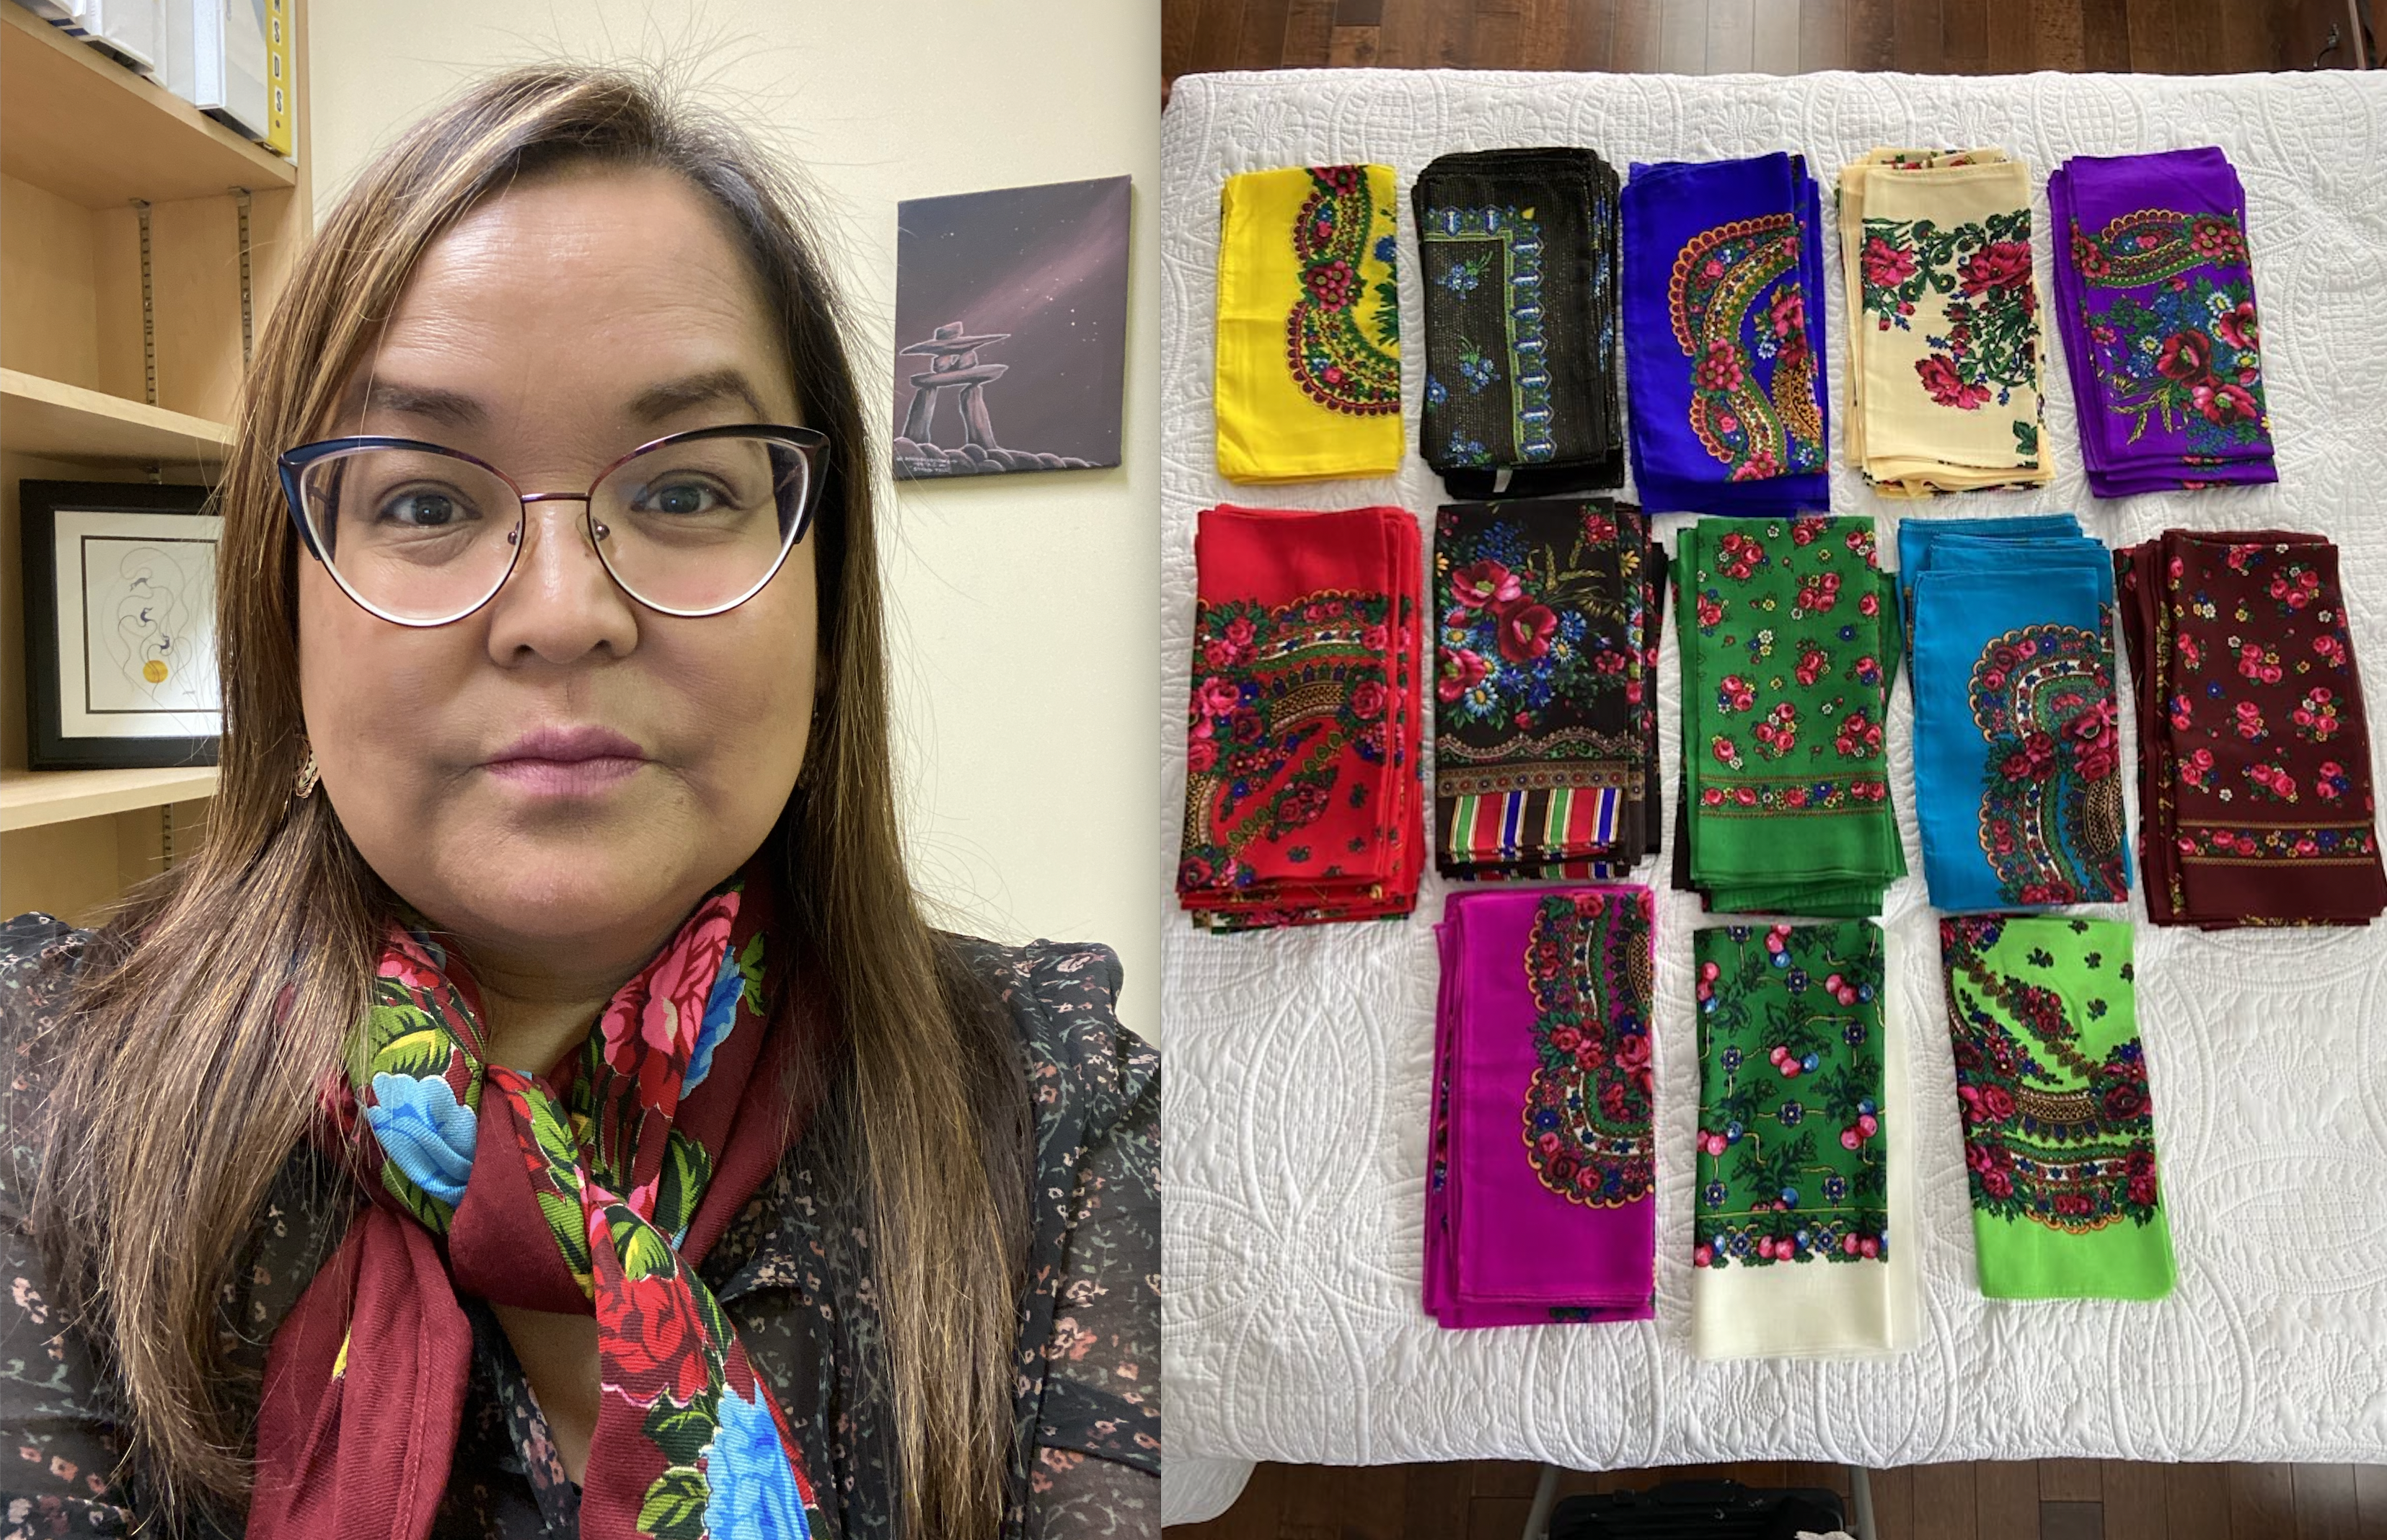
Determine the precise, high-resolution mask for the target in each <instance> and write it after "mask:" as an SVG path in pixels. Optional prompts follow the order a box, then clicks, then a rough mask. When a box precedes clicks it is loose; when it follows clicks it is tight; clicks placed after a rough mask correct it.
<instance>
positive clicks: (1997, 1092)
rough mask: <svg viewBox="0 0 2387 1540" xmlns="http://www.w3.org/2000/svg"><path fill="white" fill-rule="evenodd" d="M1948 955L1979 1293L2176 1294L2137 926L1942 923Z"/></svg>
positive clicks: (2037, 919) (2046, 918) (2055, 919)
mask: <svg viewBox="0 0 2387 1540" xmlns="http://www.w3.org/2000/svg"><path fill="white" fill-rule="evenodd" d="M1939 951H1940V955H1941V960H1942V961H1943V962H1944V963H1945V965H1946V968H1947V980H1948V1028H1949V1031H1950V1033H1951V1036H1952V1037H1953V1039H1954V1044H1955V1053H1956V1094H1957V1095H1958V1096H1959V1097H1960V1098H1962V1100H1963V1103H1964V1106H1963V1113H1964V1165H1965V1167H1966V1169H1967V1171H1968V1173H1969V1175H1970V1177H1971V1184H1972V1193H1973V1233H1974V1236H1975V1238H1976V1239H1977V1241H1978V1243H1979V1249H1980V1269H1981V1293H1983V1294H1987V1295H1988V1296H1989V1297H1990V1298H1992V1299H2161V1298H2162V1297H2163V1296H2164V1295H2166V1294H2169V1293H2171V1284H2172V1255H2171V1228H2170V1226H2169V1225H2168V1224H2166V1222H2165V1219H2164V1211H2163V1198H2162V1192H2161V1188H2160V1186H2159V1184H2158V1182H2157V1180H2156V1171H2155V1131H2154V1110H2153V1101H2152V1100H2151V1099H2150V1097H2149V1095H2148V1091H2147V1062H2146V1055H2145V1054H2144V1053H2143V1052H2142V1051H2141V1048H2140V1046H2139V1026H2138V1011H2137V1008H2136V1005H2135V1002H2134V988H2133V985H2132V982H2131V977H2132V975H2131V963H2130V928H2129V925H2128V923H2127V922H2126V921H2122V920H2086V919H2068V918H2065V917H2063V916H2060V915H2040V916H2034V917H2029V918H2017V917H2001V916H1997V915H1989V916H1984V917H1977V918H1948V919H1943V920H1941V921H1940V922H1939Z"/></svg>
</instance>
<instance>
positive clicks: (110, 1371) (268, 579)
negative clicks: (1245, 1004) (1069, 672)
mask: <svg viewBox="0 0 2387 1540" xmlns="http://www.w3.org/2000/svg"><path fill="white" fill-rule="evenodd" d="M794 210H795V205H794V203H793V202H792V200H791V199H790V198H789V196H787V195H786V194H785V193H784V192H783V191H782V190H781V189H780V188H779V186H778V184H777V183H776V182H775V180H774V178H773V177H772V175H771V174H770V173H769V170H768V169H767V167H766V165H765V164H764V162H763V161H762V160H761V159H760V158H758V157H757V156H756V155H755V154H754V153H753V152H752V151H751V149H749V148H748V147H746V146H745V145H743V144H742V143H741V142H740V141H739V139H738V138H736V137H735V136H734V135H733V134H731V133H728V132H726V131H725V130H723V129H721V128H720V127H718V126H715V125H713V124H710V123H701V122H698V121H695V120H692V119H691V118H689V117H688V115H686V114H684V113H681V112H678V111H676V110H672V109H669V108H667V107H666V106H665V105H664V104H663V101H662V100H661V99H660V97H659V96H658V95H656V93H655V92H654V91H653V90H651V89H650V87H649V86H647V85H646V84H644V83H642V82H639V81H638V80H636V79H633V78H629V77H626V76H624V75H622V74H619V73H614V72H609V71H602V70H587V69H535V70H530V71H524V72H520V73H515V74H512V75H508V76H506V77H504V78H502V79H499V80H497V81H494V82H490V83H488V84H486V85H485V86H483V87H481V88H480V89H478V90H475V91H474V92H473V93H471V94H470V95H467V96H465V97H464V98H463V99H462V100H461V101H459V102H457V103H456V104H455V105H453V106H452V107H448V108H447V109H445V110H443V111H441V112H439V113H437V114H436V115H435V116H434V117H432V118H431V119H430V120H427V121H425V122H423V124H421V125H419V126H418V127H417V128H416V129H414V130H413V131H412V132H411V133H409V134H408V135H407V136H406V137H405V139H404V140H402V141H401V142H400V143H399V144H398V145H396V146H395V147H394V148H392V149H391V150H390V151H389V152H387V153H386V154H385V155H384V156H383V157H382V158H380V159H379V160H378V161H377V162H376V163H375V164H374V165H373V167H371V168H370V169H369V170H367V171H365V173H364V174H363V175H362V176H361V177H360V179H359V180H358V182H357V183H356V184H355V185H354V186H353V187H352V188H351V189H350V190H349V192H348V193H347V196H345V197H344V198H343V199H342V200H341V202H340V204H339V206H338V207H337V208H335V210H334V211H333V212H332V214H331V216H330V218H329V219H328V220H326V221H324V222H323V227H322V231H321V233H320V234H319V235H318V236H317V238H316V239H315V241H314V242H313V244H312V245H311V246H309V249H308V251H307V252H306V254H305V255H304V256H303V257H302V258H301V259H300V260H299V262H298V264H297V270H296V271H295V273H294V275H293V277H292V279H291V283H290V286H289V289H288V290H287V292H286V293H285V295H284V297H283V299H282V301H281V303H280V305H279V307H278V308H277V309H276V310H275V311H274V313H273V316H272V321H271V322H270V323H269V324H268V326H267V328H266V330H265V334H264V335H263V338H262V340H261V342H260V344H259V349H258V353H257V357H256V360H255V362H254V365H253V367H252V370H251V372H250V375H249V379H248V382H247V389H246V397H245V400H244V405H243V408H242V411H241V417H240V429H239V435H238V445H237V447H236V448H235V449H234V454H233V458H232V462H231V464H230V466H229V467H228V472H227V475H226V478H225V481H224V483H223V486H222V488H221V511H222V514H223V517H224V531H223V535H224V538H223V545H222V547H221V555H220V563H221V564H220V569H219V571H220V575H219V585H220V604H219V616H220V621H219V630H220V634H221V637H222V638H223V641H222V656H221V673H222V678H223V688H224V701H225V726H226V731H225V735H224V740H223V774H222V782H221V790H220V791H219V793H218V796H217V800H216V804H215V808H214V811H213V814H212V816H211V818H210V820H209V823H208V832H207V837H206V840H205V843H204V845H203V846H202V848H201V849H200V850H199V852H197V853H196V855H195V856H193V857H192V858H191V859H190V860H189V861H188V862H187V863H186V864H185V865H182V866H180V867H178V868H176V869H175V870H174V871H172V872H170V873H169V874H168V875H167V876H165V877H161V878H159V879H158V880H157V881H155V882H153V883H152V884H150V885H148V886H147V887H146V888H145V890H142V891H140V892H139V893H138V894H137V895H136V897H135V898H134V899H133V901H132V902H131V903H130V906H129V907H128V909H127V910H126V911H125V912H124V913H123V914H122V915H120V917H119V918H118V919H117V920H116V921H115V922H114V923H113V924H111V925H110V926H109V927H108V928H107V929H106V930H105V931H102V932H99V933H96V934H90V933H82V932H72V931H69V930H67V929H66V928H64V927H62V926H60V925H58V924H57V922H56V921H52V920H49V919H47V918H46V917H44V916H25V917H23V918H20V919H19V920H17V921H14V922H11V923H10V924H9V925H8V926H7V927H6V928H5V932H0V936H4V937H5V944H0V1016H5V1026H6V1034H7V1038H8V1047H9V1048H10V1050H11V1051H12V1054H13V1059H14V1063H15V1065H16V1067H17V1072H16V1074H15V1075H14V1077H13V1080H12V1085H11V1088H10V1090H9V1092H8V1094H7V1095H6V1101H5V1108H0V1111H5V1117H6V1123H7V1127H6V1130H5V1142H6V1146H7V1147H8V1149H9V1150H10V1151H11V1153H12V1155H14V1156H15V1158H14V1159H12V1160H11V1161H10V1162H9V1163H8V1164H7V1167H6V1169H5V1170H0V1205H5V1207H6V1217H7V1218H8V1220H9V1221H10V1223H9V1224H8V1225H7V1226H6V1237H5V1241H0V1243H5V1244H6V1248H7V1250H6V1256H0V1277H5V1278H9V1279H11V1280H13V1293H14V1300H15V1305H16V1306H17V1308H16V1309H15V1310H14V1311H13V1312H12V1311H8V1310H6V1309H5V1307H0V1339H4V1340H0V1364H5V1363H8V1362H10V1361H11V1360H14V1361H15V1362H16V1363H18V1364H19V1365H21V1366H22V1367H20V1368H18V1369H16V1370H13V1371H10V1372H7V1373H6V1374H5V1375H0V1433H6V1434H13V1435H14V1445H15V1446H16V1447H17V1449H18V1453H19V1456H21V1457H22V1458H21V1459H19V1460H15V1461H8V1462H6V1469H7V1470H8V1471H11V1472H13V1474H12V1475H11V1476H10V1477H8V1478H7V1479H6V1482H5V1483H4V1484H5V1487H6V1492H7V1494H8V1496H7V1503H6V1520H5V1525H6V1533H11V1534H68V1533H76V1534H81V1533H88V1532H94V1531H96V1532H99V1533H111V1532H114V1530H115V1529H116V1528H117V1527H119V1526H120V1525H125V1524H129V1523H130V1522H132V1521H137V1520H143V1519H153V1520H156V1521H159V1523H160V1524H161V1527H163V1528H165V1529H166V1530H168V1531H169V1532H172V1531H174V1530H177V1529H188V1530H190V1531H193V1532H196V1533H230V1532H233V1531H235V1530H239V1529H241V1528H242V1527H243V1526H244V1525H245V1526H246V1533H247V1534H263V1535H313V1534H342V1535H350V1534H375V1535H380V1534H387V1535H392V1536H398V1535H407V1536H418V1535H424V1534H443V1535H445V1534H459V1535H483V1534H488V1535H507V1536H516V1535H533V1534H573V1533H575V1532H579V1531H582V1530H585V1532H586V1533H587V1534H591V1535H597V1534H603V1535H609V1536H610V1535H615V1534H657V1535H673V1536H681V1535H688V1536H693V1535H701V1534H713V1535H729V1534H737V1535H741V1536H743V1535H764V1534H805V1533H811V1534H856V1535H865V1534H867V1535H877V1534H933V1535H955V1534H994V1533H997V1532H1000V1533H1004V1534H1077V1533H1103V1534H1111V1533H1120V1532H1124V1533H1136V1532H1141V1531H1146V1530H1149V1531H1154V1532H1156V1530H1157V1527H1158V1504H1157V1484H1158V1483H1157V1480H1156V1475H1157V1471H1158V1449H1159V1445H1158V1436H1157V1434H1158V1417H1157V1408H1156V1405H1155V1403H1154V1401H1153V1400H1152V1399H1150V1398H1149V1396H1148V1393H1149V1392H1150V1391H1151V1390H1152V1389H1153V1388H1154V1385H1153V1373H1154V1370H1155V1367H1156V1361H1157V1346H1158V1343H1157V1337H1158V1321H1157V1314H1158V1312H1157V1301H1156V1295H1155V1293H1154V1284H1155V1281H1156V1278H1155V1275H1156V1273H1157V1270H1158V1266H1157V1246H1158V1233H1157V1229H1158V1227H1157V1223H1156V1193H1155V1186H1154V1183H1155V1167H1156V1134H1157V1129H1156V1118H1157V1110H1156V1109H1157V1089H1156V1079H1157V1068H1156V1060H1155V1058H1154V1056H1153V1055H1152V1054H1151V1052H1150V1051H1149V1050H1148V1049H1147V1048H1145V1047H1144V1046H1143V1045H1142V1044H1141V1043H1139V1042H1138V1041H1136V1040H1135V1038H1134V1037H1133V1036H1132V1035H1130V1034H1129V1033H1128V1032H1126V1031H1125V1030H1123V1029H1120V1028H1119V1027H1118V1025H1117V1023H1116V1022H1115V1021H1114V1020H1113V1018H1112V1015H1111V1001H1112V996H1113V993H1114V991H1115V989H1116V985H1117V981H1118V980H1117V969H1118V965H1117V962H1116V960H1115V959H1114V958H1113V957H1112V956H1111V955H1110V954H1109V953H1107V952H1105V951H1103V950H1102V949H1099V948H1088V949H1068V948H1061V947H1055V946H1050V945H1046V944H1042V943H1039V944H1038V945H1036V946H1033V947H1028V948H1020V949H1006V948H1002V947H997V946H993V945H991V944H988V943H984V942H978V941H970V940H960V939H956V938H952V937H947V936H942V935H940V934H938V933H936V932H933V931H931V930H930V929H929V928H928V927H927V926H926V925H925V923H924V922H923V920H922V919H921V917H920V914H919V910H918V908H917V906H916V902H915V899H914V895H913V892H912V890H911V888H910V886H909V884H908V882H907V881H906V879H905V877H904V873H903V862H902V855H901V851H900V848H899V840H898V836H897V826H896V820H895V815H894V812H893V805H892V796H891V788H890V764H889V749H888V733H887V724H886V699H885V697H886V685H885V659H884V644H883V640H882V634H881V612H880V599H879V593H878V564H877V557H876V551H875V546H874V536H873V528H872V525H873V507H872V494H871V478H870V475H869V473H868V458H867V457H868V450H867V448H866V440H865V435H864V431H863V428H862V417H861V410H860V406H859V402H858V398H857V395H856V391H855V386H854V382H853V378H852V372H851V371H850V370H849V368H848V365H847V361H846V357H845V353H844V349H843V346H842V344H841V342H840V333H839V324H838V309H837V307H836V303H835V300H834V297H833V296H832V293H831V290H830V286H829V284H828V282H827V277H826V275H825V274H824V273H823V271H821V269H820V266H819V265H818V262H817V260H816V259H815V254H814V253H815V243H814V241H813V239H812V237H811V236H810V235H809V234H808V233H807V232H806V231H805V230H804V228H803V227H802V225H801V224H800V223H799V222H798V221H797V220H796V217H795V212H794ZM632 451H637V452H635V453H633V452H632ZM6 1446H7V1441H6V1439H0V1447H6Z"/></svg>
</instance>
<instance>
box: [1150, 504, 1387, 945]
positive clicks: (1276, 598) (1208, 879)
mask: <svg viewBox="0 0 2387 1540" xmlns="http://www.w3.org/2000/svg"><path fill="white" fill-rule="evenodd" d="M1193 557H1194V565H1195V568H1196V571H1197V574H1198V576H1197V579H1196V581H1197V589H1198V596H1199V610H1198V612H1197V614H1196V616H1195V620H1194V630H1193V690H1192V699H1191V701H1190V702H1189V706H1188V710H1187V724H1188V725H1187V729H1186V755H1185V770H1186V775H1185V839H1184V846H1183V852H1182V859H1181V862H1180V864H1179V865H1178V868H1177V895H1178V902H1179V903H1181V904H1182V905H1183V906H1184V907H1185V908H1186V909H1187V910H1188V911H1190V912H1191V913H1192V915H1193V921H1194V923H1195V924H1196V925H1200V926H1205V927H1207V928H1211V929H1214V930H1240V929H1249V928H1257V927H1262V926H1280V925H1305V924H1312V923H1316V922H1318V921H1322V920H1348V919H1365V918H1371V917H1375V916H1379V915H1406V914H1408V912H1409V911H1410V910H1411V909H1412V908H1414V907H1416V904H1417V889H1418V875H1419V872H1420V870H1421V867H1422V865H1423V854H1424V846H1425V827H1424V812H1423V798H1422V792H1421V786H1420V783H1419V778H1418V731H1419V726H1418V724H1419V717H1420V709H1421V700H1420V697H1419V688H1420V680H1421V675H1420V674H1419V671H1418V666H1417V645H1418V644H1417V602H1418V600H1417V595H1418V588H1419V583H1420V580H1421V570H1420V566H1419V560H1418V525H1417V521H1416V519H1414V518H1413V517H1411V516H1410V515H1409V514H1408V512H1407V511H1405V510H1402V509H1398V508H1358V509H1350V510H1346V511H1339V512H1332V513H1306V512H1295V511H1274V510H1266V509H1250V508H1226V507H1221V508H1212V509H1206V510H1204V511H1203V513H1202V516H1201V524H1200V526H1199V528H1198V530H1197V532H1196V534H1195V536H1194V541H1193Z"/></svg>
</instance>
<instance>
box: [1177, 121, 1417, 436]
mask: <svg viewBox="0 0 2387 1540" xmlns="http://www.w3.org/2000/svg"><path fill="white" fill-rule="evenodd" d="M1220 206H1221V208H1220V213H1221V223H1220V228H1219V378H1218V388H1217V391H1216V394H1215V401H1216V407H1217V411H1218V418H1219V474H1220V475H1222V476H1225V477H1226V478H1227V479H1228V480H1229V481H1244V482H1279V481H1319V480H1324V479H1326V478H1329V477H1334V476H1389V475H1391V474H1393V473H1395V472H1396V471H1397V470H1399V469H1400V463H1401V450H1402V445H1403V443H1404V440H1403V438H1402V435H1401V345H1400V313H1401V312H1400V297H1399V289H1398V286H1397V284H1396V280H1395V277H1394V262H1395V245H1394V229H1395V226H1394V222H1393V210H1394V208H1396V190H1395V187H1394V182H1393V171H1392V168H1391V167H1389V166H1309V167H1304V166H1296V167H1293V168H1290V169H1288V170H1278V171H1248V172H1245V173H1244V175H1241V176H1233V177H1229V178H1228V179H1227V184H1226V188H1225V190H1224V192H1223V193H1222V194H1221V196H1220Z"/></svg>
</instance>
